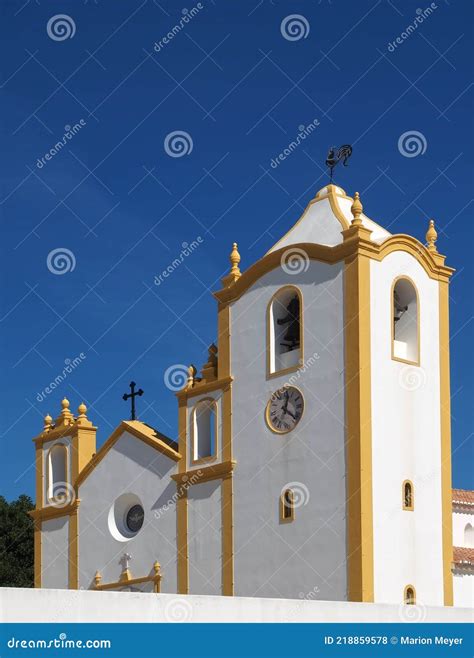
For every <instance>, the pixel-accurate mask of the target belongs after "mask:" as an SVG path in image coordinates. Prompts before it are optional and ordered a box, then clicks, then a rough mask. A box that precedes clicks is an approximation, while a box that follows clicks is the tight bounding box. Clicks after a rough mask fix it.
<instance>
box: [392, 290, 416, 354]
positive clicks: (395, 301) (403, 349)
mask: <svg viewBox="0 0 474 658" xmlns="http://www.w3.org/2000/svg"><path fill="white" fill-rule="evenodd" d="M419 312H420V310H419V308H418V294H417V291H416V288H415V286H414V284H413V283H412V282H411V281H410V280H409V279H406V278H400V279H396V281H395V283H394V285H393V287H392V358H394V359H401V360H402V361H409V362H410V363H416V364H418V362H419V350H420V346H419V333H420V332H419Z"/></svg>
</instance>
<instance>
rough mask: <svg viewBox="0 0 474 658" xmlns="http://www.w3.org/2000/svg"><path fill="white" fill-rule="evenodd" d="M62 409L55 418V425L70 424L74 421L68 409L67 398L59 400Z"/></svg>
mask: <svg viewBox="0 0 474 658" xmlns="http://www.w3.org/2000/svg"><path fill="white" fill-rule="evenodd" d="M61 406H62V411H61V413H60V414H59V416H58V418H57V419H56V425H70V424H71V423H72V422H74V416H73V415H72V413H71V411H70V410H69V400H68V399H67V398H63V399H62V401H61Z"/></svg>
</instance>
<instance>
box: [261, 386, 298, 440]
mask: <svg viewBox="0 0 474 658" xmlns="http://www.w3.org/2000/svg"><path fill="white" fill-rule="evenodd" d="M303 411H304V398H303V394H302V393H301V391H300V390H298V389H297V388H295V387H294V386H285V387H284V388H280V389H279V390H278V391H275V393H273V395H272V397H271V398H270V400H269V401H268V403H267V408H266V411H265V417H266V420H267V425H268V426H269V428H270V429H271V430H272V432H277V433H278V434H286V433H287V432H291V430H293V429H295V427H296V426H297V424H298V423H299V421H300V420H301V417H302V415H303Z"/></svg>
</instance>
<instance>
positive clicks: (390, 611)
mask: <svg viewBox="0 0 474 658" xmlns="http://www.w3.org/2000/svg"><path fill="white" fill-rule="evenodd" d="M405 608H406V606H405ZM410 612H411V614H412V615H413V612H415V613H416V616H415V617H413V616H411V617H410V618H407V617H406V616H405V615H406V610H404V609H403V608H401V607H400V606H397V605H383V604H373V603H345V602H338V601H305V600H296V601H295V600H285V599H270V598H266V599H261V598H255V599H252V598H239V597H229V596H176V595H172V594H137V593H128V592H87V591H78V590H57V589H37V590H34V589H20V588H18V589H14V588H3V589H1V588H0V622H2V623H15V622H16V623H20V622H63V623H67V622H93V623H96V622H148V623H161V622H173V621H183V622H198V623H206V622H247V623H252V622H290V623H291V622H320V623H321V622H361V623H363V622H403V621H409V619H412V620H413V619H414V620H418V621H425V622H431V623H438V622H449V623H451V622H464V623H468V622H469V621H471V620H472V610H467V609H462V608H450V607H449V608H435V607H429V606H428V607H426V608H418V609H416V610H415V611H414V610H411V611H410ZM157 637H158V633H157Z"/></svg>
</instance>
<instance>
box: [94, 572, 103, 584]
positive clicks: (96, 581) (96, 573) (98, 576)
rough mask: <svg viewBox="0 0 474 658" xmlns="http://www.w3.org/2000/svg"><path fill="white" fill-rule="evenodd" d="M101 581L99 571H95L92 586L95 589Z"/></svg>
mask: <svg viewBox="0 0 474 658" xmlns="http://www.w3.org/2000/svg"><path fill="white" fill-rule="evenodd" d="M101 580H102V576H101V575H100V571H96V572H95V576H94V585H95V586H96V587H99V585H100V583H101Z"/></svg>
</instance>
